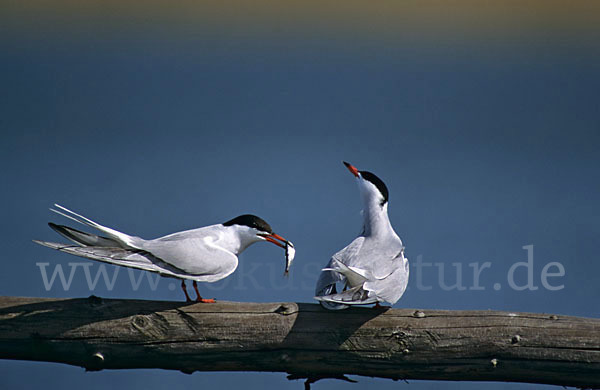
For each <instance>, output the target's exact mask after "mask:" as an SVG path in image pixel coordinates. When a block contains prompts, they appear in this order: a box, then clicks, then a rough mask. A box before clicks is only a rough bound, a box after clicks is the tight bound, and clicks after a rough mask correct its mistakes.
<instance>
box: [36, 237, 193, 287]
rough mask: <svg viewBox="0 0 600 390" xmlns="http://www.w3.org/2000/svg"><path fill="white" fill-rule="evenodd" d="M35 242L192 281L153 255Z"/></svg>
mask: <svg viewBox="0 0 600 390" xmlns="http://www.w3.org/2000/svg"><path fill="white" fill-rule="evenodd" d="M34 242H35V243H37V244H40V245H43V246H46V247H48V248H52V249H56V250H59V251H61V252H65V253H69V254H71V255H75V256H80V257H85V258H87V259H92V260H97V261H101V262H103V263H108V264H113V265H120V266H123V267H128V268H134V269H140V270H144V271H152V272H157V273H159V274H161V275H164V276H171V277H176V278H187V279H191V278H189V276H188V275H183V274H180V273H179V272H177V270H172V269H169V267H168V265H166V264H163V265H161V261H160V259H156V258H154V257H153V256H152V255H151V254H149V253H146V252H143V251H139V250H131V249H125V248H111V247H101V246H96V247H94V246H79V245H65V244H59V243H54V242H47V241H37V240H34Z"/></svg>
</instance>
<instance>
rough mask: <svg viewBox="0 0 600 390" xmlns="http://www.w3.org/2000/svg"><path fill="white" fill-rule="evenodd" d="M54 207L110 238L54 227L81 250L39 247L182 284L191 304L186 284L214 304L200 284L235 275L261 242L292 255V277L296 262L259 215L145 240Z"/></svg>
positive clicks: (285, 243) (291, 251) (288, 261)
mask: <svg viewBox="0 0 600 390" xmlns="http://www.w3.org/2000/svg"><path fill="white" fill-rule="evenodd" d="M54 206H55V207H56V209H50V210H52V211H54V212H55V213H57V214H60V215H62V216H63V217H66V218H69V219H71V220H73V221H75V222H78V223H80V224H83V225H87V226H89V227H92V228H95V229H97V230H99V231H100V232H102V234H104V235H103V236H100V235H95V234H90V233H86V232H82V231H79V230H76V229H73V228H71V227H68V226H64V225H56V224H54V223H52V222H50V223H49V224H48V225H49V226H50V227H51V228H52V229H53V230H54V231H56V232H57V233H59V234H61V235H62V236H64V237H65V238H67V239H69V240H71V241H73V242H74V243H75V244H76V245H68V244H59V243H54V242H46V241H38V240H34V242H35V243H37V244H40V245H44V246H47V247H49V248H52V249H57V250H59V251H62V252H66V253H69V254H72V255H75V256H81V257H85V258H88V259H92V260H97V261H102V262H105V263H109V264H115V265H120V266H124V267H130V268H135V269H140V270H145V271H151V272H157V273H159V274H160V275H161V276H167V277H174V278H178V279H181V288H182V289H183V292H184V293H185V298H186V301H188V302H189V301H191V299H190V297H189V295H188V293H187V289H186V285H185V280H186V279H188V280H192V281H193V286H194V290H195V291H196V295H197V298H196V301H197V302H214V299H204V298H202V297H201V296H200V293H199V292H198V285H197V282H216V281H217V280H221V279H223V278H225V277H227V276H229V275H230V274H231V273H232V272H233V271H235V269H236V268H237V266H238V257H237V256H238V255H239V254H240V253H242V252H243V251H244V250H245V249H246V248H248V247H249V246H250V245H252V244H254V243H256V242H259V241H268V242H270V243H273V244H275V245H277V246H279V247H281V248H284V249H285V250H286V267H285V273H286V274H287V272H288V270H289V266H290V264H291V262H292V261H293V256H294V249H293V244H292V243H291V242H289V241H287V240H286V239H285V238H283V237H281V236H280V235H278V234H275V233H273V230H272V229H271V226H269V224H268V223H267V222H266V221H265V220H263V219H261V218H259V217H257V216H255V215H250V214H245V215H240V216H239V217H236V218H233V219H231V220H229V221H227V222H224V223H221V224H216V225H210V226H205V227H201V228H198V229H192V230H186V231H182V232H177V233H173V234H169V235H167V236H164V237H160V238H156V239H153V240H144V239H142V238H140V237H135V236H130V235H128V234H125V233H122V232H119V231H117V230H114V229H111V228H108V227H106V226H102V225H100V224H98V223H96V222H94V221H92V220H91V219H88V218H86V217H84V216H82V215H79V214H77V213H75V212H73V211H71V210H69V209H67V208H66V207H63V206H60V205H58V204H55V205H54ZM288 252H289V255H288Z"/></svg>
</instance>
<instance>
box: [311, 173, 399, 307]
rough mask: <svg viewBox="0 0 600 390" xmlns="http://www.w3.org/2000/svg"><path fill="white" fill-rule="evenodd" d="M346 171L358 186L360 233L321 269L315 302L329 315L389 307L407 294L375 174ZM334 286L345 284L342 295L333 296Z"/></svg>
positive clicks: (383, 188) (382, 186)
mask: <svg viewBox="0 0 600 390" xmlns="http://www.w3.org/2000/svg"><path fill="white" fill-rule="evenodd" d="M344 165H345V166H346V167H347V168H348V170H349V171H350V172H351V173H352V174H353V175H354V177H355V178H356V180H357V182H358V188H359V190H360V194H361V197H362V201H363V204H364V209H363V211H362V214H363V219H364V221H363V230H362V233H361V234H360V235H359V236H358V237H357V238H356V239H354V241H352V242H351V243H350V244H349V245H348V246H346V247H345V248H344V249H342V250H341V251H339V252H337V253H336V254H334V255H333V256H332V257H331V260H330V261H329V263H328V264H327V267H326V268H323V270H322V272H321V274H320V276H319V279H318V281H317V286H316V288H315V295H316V296H315V299H317V300H318V301H320V303H321V305H322V306H323V307H325V308H327V309H331V310H339V309H346V308H348V307H349V306H351V305H366V304H373V303H374V304H375V305H376V307H379V302H388V303H390V304H392V305H393V304H394V303H396V302H397V301H398V300H399V299H400V297H401V296H402V294H403V293H404V291H405V290H406V285H407V283H408V273H409V269H408V259H407V258H406V257H404V246H403V245H402V240H400V237H398V235H397V234H396V232H395V231H394V229H393V228H392V224H391V223H390V219H389V217H388V197H389V193H388V189H387V187H386V186H385V184H384V183H383V181H381V179H379V178H378V177H377V176H375V175H374V174H373V173H371V172H367V171H359V170H358V169H356V168H355V167H354V166H352V165H351V164H349V163H347V162H344ZM337 283H340V284H342V283H343V286H344V287H343V291H341V292H338V291H337V287H336V285H337Z"/></svg>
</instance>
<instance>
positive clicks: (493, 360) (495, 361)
mask: <svg viewBox="0 0 600 390" xmlns="http://www.w3.org/2000/svg"><path fill="white" fill-rule="evenodd" d="M490 363H492V367H494V368H496V366H497V365H498V359H496V358H494V359H492V360H490Z"/></svg>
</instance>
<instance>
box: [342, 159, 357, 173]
mask: <svg viewBox="0 0 600 390" xmlns="http://www.w3.org/2000/svg"><path fill="white" fill-rule="evenodd" d="M342 162H343V163H344V165H345V166H346V168H348V170H349V171H350V172H351V173H352V174H353V175H354V176H355V177H358V169H356V167H355V166H353V165H352V164H349V163H347V162H346V161H342Z"/></svg>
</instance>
